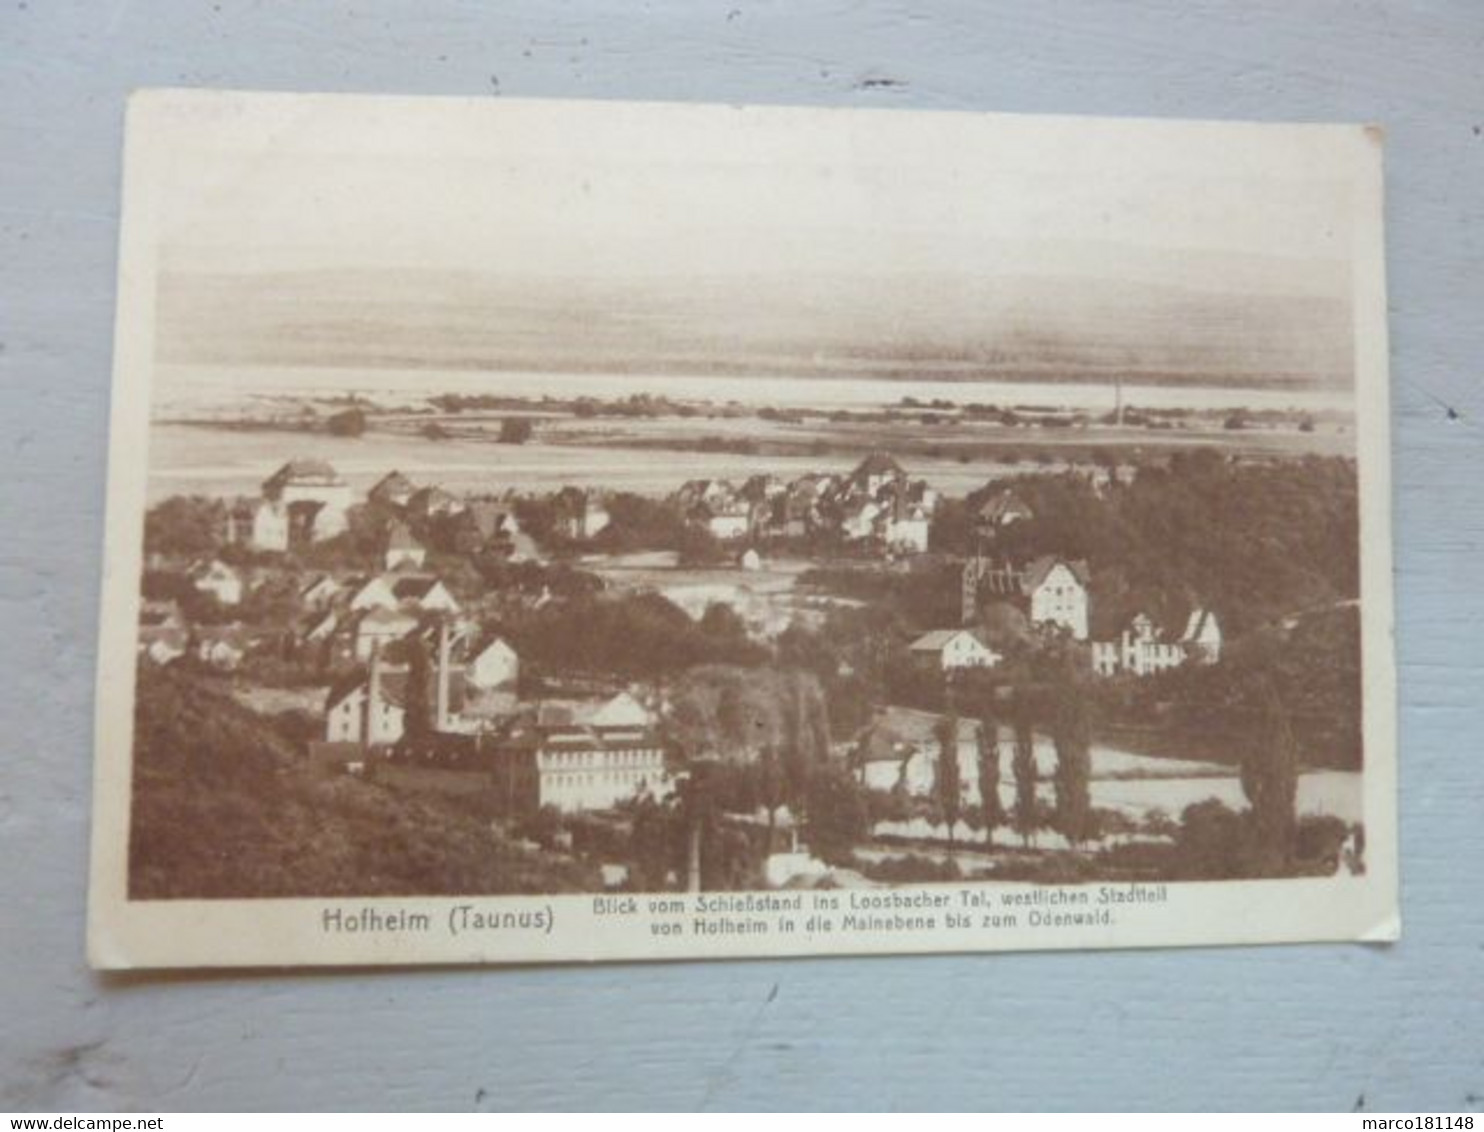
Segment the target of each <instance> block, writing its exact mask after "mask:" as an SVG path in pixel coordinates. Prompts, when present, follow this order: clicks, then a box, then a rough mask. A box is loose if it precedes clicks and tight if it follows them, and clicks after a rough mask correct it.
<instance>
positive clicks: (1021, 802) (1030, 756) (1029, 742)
mask: <svg viewBox="0 0 1484 1132" xmlns="http://www.w3.org/2000/svg"><path fill="white" fill-rule="evenodd" d="M1010 769H1011V771H1012V772H1013V773H1014V775H1015V813H1014V824H1015V832H1016V833H1018V834H1020V840H1021V841H1022V842H1024V843H1025V844H1026V845H1032V844H1034V843H1035V840H1036V733H1035V730H1034V729H1033V728H1032V726H1031V720H1030V716H1029V715H1028V714H1027V713H1026V712H1025V711H1024V709H1022V710H1021V712H1020V714H1019V716H1018V717H1017V718H1016V720H1015V755H1014V758H1013V759H1012V760H1011V763H1010Z"/></svg>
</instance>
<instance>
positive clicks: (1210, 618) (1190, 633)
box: [1180, 609, 1221, 641]
mask: <svg viewBox="0 0 1484 1132" xmlns="http://www.w3.org/2000/svg"><path fill="white" fill-rule="evenodd" d="M1207 631H1210V632H1213V633H1215V634H1216V635H1217V636H1220V635H1221V625H1220V624H1219V623H1218V622H1217V620H1216V614H1214V613H1212V612H1211V611H1210V610H1209V609H1192V610H1191V611H1190V618H1189V619H1188V620H1187V621H1186V622H1185V633H1184V635H1183V636H1181V638H1180V640H1181V641H1199V640H1200V639H1201V637H1202V636H1204V635H1205V634H1206V632H1207Z"/></svg>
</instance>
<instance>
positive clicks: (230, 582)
mask: <svg viewBox="0 0 1484 1132" xmlns="http://www.w3.org/2000/svg"><path fill="white" fill-rule="evenodd" d="M191 585H193V586H195V587H196V589H197V590H199V591H200V592H201V593H205V594H210V595H211V596H212V597H214V598H216V600H217V601H219V602H221V603H222V604H223V605H239V604H241V602H242V575H241V574H239V573H238V572H237V571H236V570H234V569H232V567H230V566H228V565H227V564H226V563H225V562H222V561H220V560H219V559H215V558H213V559H211V560H210V561H209V562H198V563H197V564H196V566H195V567H194V568H193V569H192V570H191Z"/></svg>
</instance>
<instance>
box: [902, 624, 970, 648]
mask: <svg viewBox="0 0 1484 1132" xmlns="http://www.w3.org/2000/svg"><path fill="white" fill-rule="evenodd" d="M960 634H967V635H968V636H970V637H973V638H974V640H975V641H976V642H978V643H979V644H980V645H981V646H983V647H984V648H988V647H989V646H988V645H985V644H984V642H983V641H981V640H980V639H979V634H977V633H975V632H974V631H973V630H972V629H933V630H932V631H931V632H927V633H924V634H923V635H922V636H920V637H918V638H917V640H915V641H913V642H912V643H911V644H910V645H909V646H908V648H909V649H910V650H911V651H912V652H942V651H943V650H944V649H945V648H947V647H948V644H949V642H950V641H952V640H954V638H956V637H958V636H959V635H960Z"/></svg>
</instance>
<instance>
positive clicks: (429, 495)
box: [407, 486, 459, 511]
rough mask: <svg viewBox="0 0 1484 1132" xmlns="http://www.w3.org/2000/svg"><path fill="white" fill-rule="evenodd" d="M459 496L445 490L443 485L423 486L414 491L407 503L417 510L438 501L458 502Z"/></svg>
mask: <svg viewBox="0 0 1484 1132" xmlns="http://www.w3.org/2000/svg"><path fill="white" fill-rule="evenodd" d="M458 502H459V497H458V496H457V495H455V494H454V493H453V492H451V491H445V490H444V489H443V488H441V487H436V486H434V487H421V488H418V489H417V491H415V492H413V493H412V497H411V498H410V499H408V501H407V505H408V506H409V507H411V508H412V509H413V510H415V511H419V510H423V509H425V508H428V507H432V506H433V505H434V504H438V503H458Z"/></svg>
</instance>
